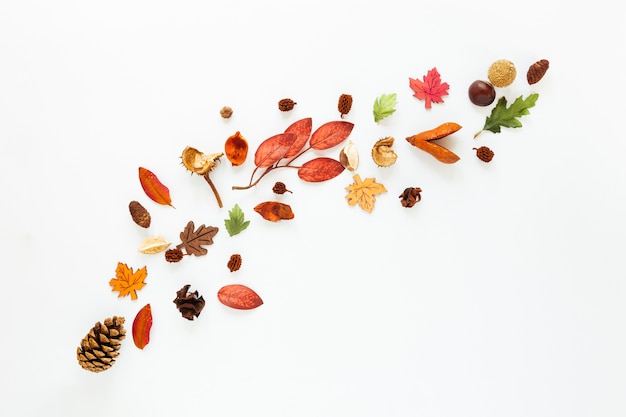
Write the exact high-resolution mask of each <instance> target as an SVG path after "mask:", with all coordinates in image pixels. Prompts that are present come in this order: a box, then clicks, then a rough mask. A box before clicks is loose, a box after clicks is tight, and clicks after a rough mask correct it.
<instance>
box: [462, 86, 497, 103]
mask: <svg viewBox="0 0 626 417" xmlns="http://www.w3.org/2000/svg"><path fill="white" fill-rule="evenodd" d="M467 95H468V96H469V99H470V101H471V102H472V103H473V104H475V105H477V106H483V107H484V106H488V105H490V104H491V103H493V101H494V100H495V99H496V90H495V88H493V85H492V84H491V83H490V82H488V81H482V80H476V81H474V82H473V83H471V84H470V86H469V89H468V90H467Z"/></svg>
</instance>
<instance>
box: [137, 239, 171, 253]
mask: <svg viewBox="0 0 626 417" xmlns="http://www.w3.org/2000/svg"><path fill="white" fill-rule="evenodd" d="M171 244H172V242H169V241H168V240H167V239H165V238H164V237H162V236H159V237H149V238H146V239H144V240H143V242H141V243H140V244H139V247H138V248H137V250H139V252H141V253H146V254H153V253H159V252H163V251H164V250H165V249H167V248H168V247H169V246H170V245H171Z"/></svg>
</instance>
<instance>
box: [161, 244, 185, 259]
mask: <svg viewBox="0 0 626 417" xmlns="http://www.w3.org/2000/svg"><path fill="white" fill-rule="evenodd" d="M183 256H185V254H184V253H183V251H182V250H180V249H178V248H174V249H168V250H166V251H165V260H166V261H167V262H170V263H175V262H180V261H181V260H182V259H183Z"/></svg>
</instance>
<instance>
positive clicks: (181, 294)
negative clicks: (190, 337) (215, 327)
mask: <svg viewBox="0 0 626 417" xmlns="http://www.w3.org/2000/svg"><path fill="white" fill-rule="evenodd" d="M189 287H191V285H189V284H187V285H185V286H184V287H183V288H181V289H180V290H178V291H177V292H176V298H175V299H174V304H176V307H177V308H178V310H179V311H180V313H181V314H182V316H183V317H184V318H186V319H187V320H193V319H194V317H198V316H200V313H201V312H202V309H203V308H204V304H205V301H204V297H202V296H201V295H200V296H198V291H194V292H188V290H189Z"/></svg>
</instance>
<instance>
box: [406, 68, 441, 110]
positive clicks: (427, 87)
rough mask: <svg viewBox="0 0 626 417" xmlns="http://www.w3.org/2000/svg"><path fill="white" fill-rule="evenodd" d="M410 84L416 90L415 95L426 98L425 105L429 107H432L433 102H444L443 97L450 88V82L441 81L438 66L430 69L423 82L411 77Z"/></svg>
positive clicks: (422, 98) (421, 98)
mask: <svg viewBox="0 0 626 417" xmlns="http://www.w3.org/2000/svg"><path fill="white" fill-rule="evenodd" d="M409 86H410V87H411V89H412V90H413V91H415V94H413V96H414V97H416V98H418V99H420V100H426V104H425V106H426V108H427V109H430V108H431V107H432V106H431V102H434V103H443V99H442V98H441V97H442V96H447V95H448V88H450V86H449V85H448V83H442V82H441V76H440V75H439V72H438V71H437V68H433V69H431V70H430V71H428V74H426V76H424V81H423V82H422V81H420V80H417V79H415V80H414V79H413V78H410V77H409Z"/></svg>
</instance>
